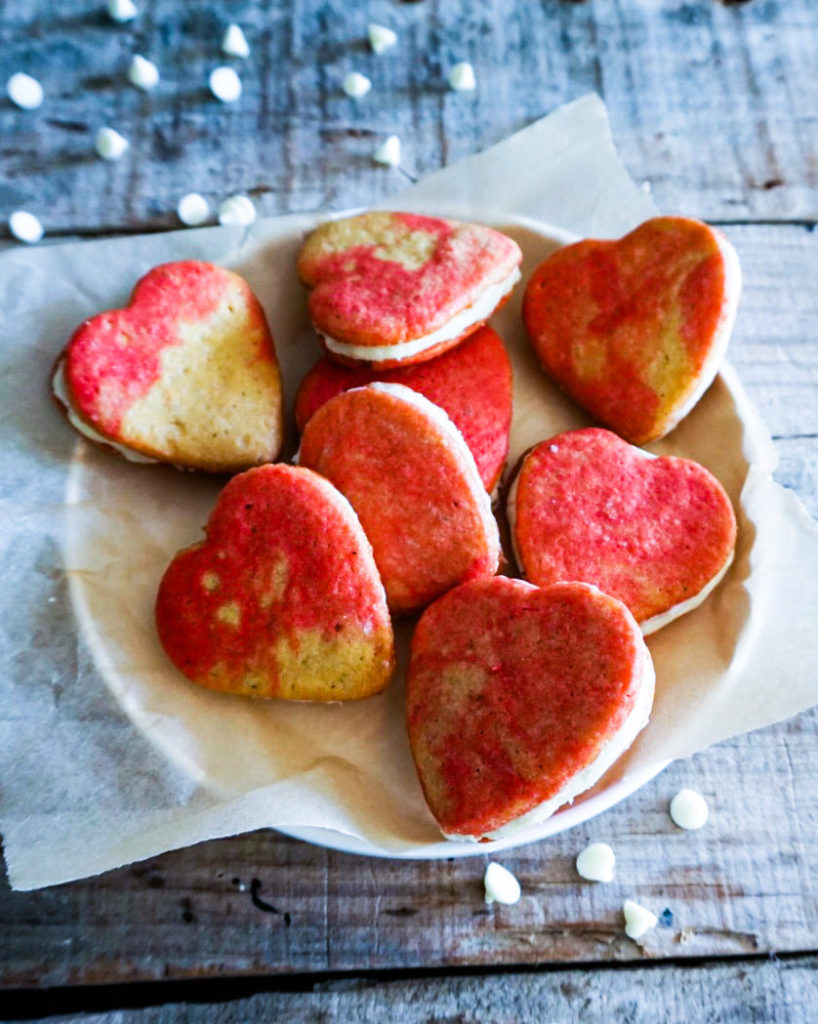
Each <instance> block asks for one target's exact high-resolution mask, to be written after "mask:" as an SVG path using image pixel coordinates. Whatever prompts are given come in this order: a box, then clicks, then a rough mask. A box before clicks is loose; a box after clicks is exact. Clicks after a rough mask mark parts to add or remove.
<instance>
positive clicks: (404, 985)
mask: <svg viewBox="0 0 818 1024" xmlns="http://www.w3.org/2000/svg"><path fill="white" fill-rule="evenodd" d="M816 968H818V958H816V957H805V958H803V959H798V960H795V961H775V960H773V961H768V962H754V963H725V964H711V965H706V966H700V967H664V968H660V969H645V968H636V969H634V970H629V971H611V970H599V971H594V972H589V971H586V970H582V971H580V970H573V971H565V970H562V971H549V972H547V973H541V974H517V973H511V974H502V975H493V976H488V977H454V978H419V979H411V980H406V981H378V980H373V979H367V980H344V981H328V982H322V983H320V984H317V985H315V986H314V987H312V988H311V989H310V990H309V991H302V992H265V993H260V994H258V995H254V996H250V997H248V998H243V999H237V1000H234V1001H231V1002H221V1003H220V1002H209V1001H207V1002H202V1003H193V1004H191V1003H178V1004H170V1005H167V1006H155V1007H150V1008H147V1009H141V1010H116V1011H112V1012H108V1013H92V1014H88V1015H86V1014H83V1015H74V1014H62V1015H60V1016H53V1017H52V1016H50V1017H47V1018H44V1019H43V1020H44V1024H80V1022H82V1024H204V1022H207V1024H256V1022H267V1021H292V1022H298V1024H325V1022H326V1021H355V1022H356V1024H381V1022H382V1021H384V1020H395V1021H400V1022H401V1024H444V1022H445V1024H484V1022H486V1021H491V1022H492V1024H549V1022H559V1024H611V1022H613V1021H616V1022H617V1024H655V1022H656V1021H661V1022H662V1024H691V1022H693V1021H696V1022H700V1024H703V1022H705V1021H708V1022H709V1021H713V1022H715V1021H718V1022H719V1024H794V1022H798V1021H804V1022H806V1021H810V1020H814V1019H815V1005H814V998H815V990H816ZM206 998H207V997H206Z"/></svg>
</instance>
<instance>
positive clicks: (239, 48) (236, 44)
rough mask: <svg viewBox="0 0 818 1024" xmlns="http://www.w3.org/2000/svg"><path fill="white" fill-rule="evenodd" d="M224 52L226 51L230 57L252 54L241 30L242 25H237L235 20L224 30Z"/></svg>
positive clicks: (242, 56) (243, 56)
mask: <svg viewBox="0 0 818 1024" xmlns="http://www.w3.org/2000/svg"><path fill="white" fill-rule="evenodd" d="M222 53H226V54H227V55H228V57H241V58H242V59H244V58H245V57H249V56H250V47H249V45H248V43H247V39H246V37H245V35H244V33H243V32H242V30H241V25H236V24H235V22H234V23H233V24H232V25H228V26H227V28H226V29H225V30H224V35H223V36H222Z"/></svg>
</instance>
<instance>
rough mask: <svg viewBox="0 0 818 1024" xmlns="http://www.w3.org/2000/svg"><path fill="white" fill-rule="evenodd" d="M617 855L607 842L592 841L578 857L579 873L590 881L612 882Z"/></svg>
mask: <svg viewBox="0 0 818 1024" xmlns="http://www.w3.org/2000/svg"><path fill="white" fill-rule="evenodd" d="M615 864H616V857H615V856H614V852H613V850H612V849H611V848H610V846H608V844H607V843H590V844H589V845H588V846H586V847H585V849H584V850H583V851H582V852H581V853H580V854H579V856H578V857H577V874H579V875H580V877H581V878H587V879H588V881H589V882H610V881H612V880H613V876H614V865H615Z"/></svg>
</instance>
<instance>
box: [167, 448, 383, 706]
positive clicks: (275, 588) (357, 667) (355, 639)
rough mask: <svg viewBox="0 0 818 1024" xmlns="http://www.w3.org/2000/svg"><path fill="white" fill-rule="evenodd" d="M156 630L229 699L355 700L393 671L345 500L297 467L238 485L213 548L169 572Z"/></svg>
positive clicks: (216, 518) (181, 560) (200, 679)
mask: <svg viewBox="0 0 818 1024" xmlns="http://www.w3.org/2000/svg"><path fill="white" fill-rule="evenodd" d="M156 623H157V628H158V630H159V637H160V639H161V641H162V644H163V646H164V648H165V650H166V651H167V653H168V655H169V656H170V658H171V660H172V661H173V663H174V664H175V665H176V666H177V668H179V669H180V671H181V672H183V673H184V674H185V675H186V676H187V677H188V678H189V679H191V680H193V681H194V682H196V683H199V684H200V685H202V686H205V687H208V688H210V689H215V690H223V691H226V692H229V693H239V694H243V695H246V696H256V697H286V698H292V699H301V700H324V701H328V700H349V699H356V698H360V697H367V696H370V695H371V694H373V693H377V692H378V691H379V690H381V689H383V687H384V686H385V685H386V683H387V682H388V680H389V677H390V674H391V671H392V668H393V665H394V649H393V637H392V627H391V622H390V618H389V613H388V611H387V607H386V597H385V593H384V590H383V586H382V584H381V582H380V578H379V576H378V572H377V569H376V567H375V563H374V560H373V557H372V549H371V547H370V545H369V542H368V541H367V539H366V537H365V535H364V533H363V530H362V529H361V527H360V524H359V523H358V521H357V518H356V517H355V514H354V512H353V511H352V509H351V508H350V506H349V503H348V502H347V501H346V499H345V498H344V497H343V496H342V495H341V494H339V493H338V492H337V491H336V490H335V488H333V487H332V485H331V484H329V483H328V482H327V481H326V480H324V479H322V478H321V477H319V476H318V475H317V474H315V473H312V472H310V471H309V470H306V469H302V468H298V467H292V466H285V465H280V464H279V465H271V466H262V467H259V468H258V469H252V470H249V471H247V472H246V473H242V474H240V475H239V476H236V477H234V478H233V479H232V480H231V481H230V483H229V484H228V485H227V487H225V489H224V490H223V491H222V493H221V494H220V496H219V499H218V501H217V503H216V506H215V508H214V510H213V513H212V514H211V517H210V520H209V522H208V524H207V528H206V540H205V541H204V542H203V543H201V544H196V545H194V546H193V547H190V548H187V549H186V550H184V551H181V552H180V553H179V554H178V555H177V556H176V557H175V558H174V560H173V561H172V562H171V564H170V566H169V567H168V569H167V571H166V572H165V574H164V576H163V578H162V582H161V585H160V588H159V593H158V597H157V603H156Z"/></svg>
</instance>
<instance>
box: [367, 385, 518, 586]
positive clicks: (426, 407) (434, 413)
mask: <svg viewBox="0 0 818 1024" xmlns="http://www.w3.org/2000/svg"><path fill="white" fill-rule="evenodd" d="M366 388H369V389H370V390H372V391H382V392H384V393H385V394H387V395H392V397H393V398H398V399H400V401H402V402H407V403H408V404H409V405H412V406H414V407H415V408H416V409H419V410H420V411H421V412H422V413H423V414H424V415H425V416H427V417H428V418H429V419H430V420H431V421H432V422H433V423H434V425H435V426H436V427H437V428H438V430H439V432H440V433H441V434H442V435H443V437H444V439H445V440H446V442H447V444H448V446H449V448H450V449H451V450H452V451H453V452H454V453H455V455H456V456H457V460H458V462H459V463H460V465H461V468H462V470H463V472H464V474H465V476H466V482H467V483H468V485H469V490H470V491H471V492H472V494H473V495H474V499H475V502H476V503H477V510H478V514H479V516H480V522H481V525H482V527H483V533H484V535H485V537H486V540H487V541H488V543H489V545H490V547H491V554H492V556H493V558H494V559H495V569H496V565H497V564H498V563H499V560H500V530H499V527H498V526H497V520H496V519H495V518H494V516H493V514H492V511H491V497H490V496H489V494H488V492H487V491H486V488H485V487H484V486H483V481H482V480H481V479H480V473H479V471H478V469H477V463H476V462H475V461H474V456H473V455H472V452H471V449H470V448H469V446H468V445H467V444H466V442H465V441H464V440H463V435H462V434H461V433H460V431H459V430H458V429H457V427H456V426H455V425H454V423H453V422H452V421H451V419H450V418H449V415H448V413H447V412H446V411H445V409H441V408H440V406H439V405H435V404H434V402H430V401H429V399H428V398H426V397H425V396H423V395H421V394H419V393H418V392H417V391H412V389H411V388H407V387H405V386H404V385H403V384H386V383H384V382H383V381H373V383H371V384H367V385H366ZM350 390H354V391H357V390H359V389H358V388H351V389H350ZM360 390H365V389H363V388H362V389H360Z"/></svg>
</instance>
